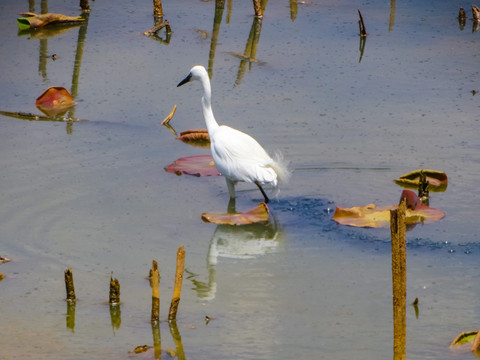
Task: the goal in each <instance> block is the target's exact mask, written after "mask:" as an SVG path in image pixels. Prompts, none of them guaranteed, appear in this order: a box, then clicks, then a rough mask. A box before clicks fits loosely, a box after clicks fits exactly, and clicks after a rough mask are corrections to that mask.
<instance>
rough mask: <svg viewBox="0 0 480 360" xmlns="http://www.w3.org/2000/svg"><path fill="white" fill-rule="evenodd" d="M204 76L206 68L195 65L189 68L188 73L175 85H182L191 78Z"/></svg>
mask: <svg viewBox="0 0 480 360" xmlns="http://www.w3.org/2000/svg"><path fill="white" fill-rule="evenodd" d="M205 76H207V77H208V74H207V70H205V68H204V67H203V66H202V65H195V66H194V67H192V68H191V69H190V73H189V74H188V75H187V77H186V78H185V79H183V80H182V81H180V82H179V83H178V85H177V87H179V86H182V85H183V84H186V83H188V82H190V81H192V80H200V79H202V77H205Z"/></svg>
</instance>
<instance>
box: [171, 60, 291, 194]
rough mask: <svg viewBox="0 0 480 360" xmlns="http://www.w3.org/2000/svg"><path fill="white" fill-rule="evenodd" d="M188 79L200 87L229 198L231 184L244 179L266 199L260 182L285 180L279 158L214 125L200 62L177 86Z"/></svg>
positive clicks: (207, 83)
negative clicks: (198, 82) (197, 82)
mask: <svg viewBox="0 0 480 360" xmlns="http://www.w3.org/2000/svg"><path fill="white" fill-rule="evenodd" d="M192 80H199V81H200V83H201V84H202V87H203V97H202V109H203V116H204V118H205V123H206V125H207V130H208V135H209V137H210V143H211V145H210V148H211V151H212V157H213V161H214V162H215V166H216V167H217V169H218V171H220V173H221V174H222V175H224V176H225V179H226V180H227V186H228V191H229V193H230V198H232V199H233V198H235V184H236V183H237V182H239V181H244V182H247V183H254V184H256V185H257V186H258V188H259V189H260V191H261V192H262V194H263V196H264V198H265V202H268V201H269V199H268V197H267V195H266V194H265V191H264V190H263V188H262V185H264V184H269V185H272V186H273V187H277V186H278V183H279V181H281V180H282V181H286V180H287V178H288V176H289V171H288V170H287V167H286V166H285V165H284V164H283V163H282V161H281V159H278V160H273V159H272V158H271V157H270V156H269V155H268V154H267V152H266V151H265V150H264V149H263V147H262V146H261V145H260V144H259V143H258V142H257V141H256V140H255V139H254V138H252V137H251V136H250V135H248V134H246V133H244V132H242V131H239V130H236V129H233V128H231V127H229V126H226V125H221V126H219V125H218V123H217V121H216V120H215V117H214V116H213V111H212V103H211V100H212V92H211V87H210V79H209V77H208V73H207V71H206V70H205V68H204V67H203V66H200V65H197V66H194V67H193V68H192V69H191V70H190V73H189V74H188V76H187V77H186V78H185V79H183V80H182V81H181V82H180V83H179V84H178V86H181V85H183V84H186V83H187V82H189V81H192Z"/></svg>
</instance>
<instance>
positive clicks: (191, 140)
mask: <svg viewBox="0 0 480 360" xmlns="http://www.w3.org/2000/svg"><path fill="white" fill-rule="evenodd" d="M177 139H178V140H180V141H183V142H184V143H185V144H188V145H192V146H196V147H200V148H204V149H209V148H210V136H209V135H208V131H207V130H206V129H197V130H186V131H182V132H181V133H180V136H179V137H178V138H177Z"/></svg>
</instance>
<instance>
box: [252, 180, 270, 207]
mask: <svg viewBox="0 0 480 360" xmlns="http://www.w3.org/2000/svg"><path fill="white" fill-rule="evenodd" d="M255 185H257V186H258V189H259V190H260V191H261V192H262V195H263V197H264V198H265V204H267V203H268V202H269V201H270V199H269V198H268V196H267V194H265V191H264V190H263V188H262V185H260V183H259V182H258V181H255Z"/></svg>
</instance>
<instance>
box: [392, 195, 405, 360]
mask: <svg viewBox="0 0 480 360" xmlns="http://www.w3.org/2000/svg"><path fill="white" fill-rule="evenodd" d="M406 208H407V205H406V202H405V200H403V201H402V202H401V203H400V205H399V206H398V208H397V209H395V210H390V233H391V238H392V292H393V358H394V359H395V360H404V359H405V348H406V325H407V321H406V302H407V247H406V227H405V212H406Z"/></svg>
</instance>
